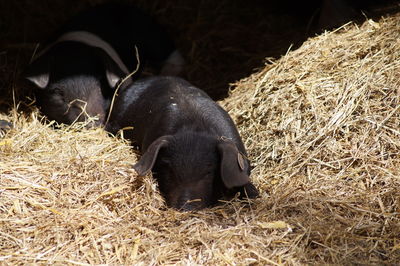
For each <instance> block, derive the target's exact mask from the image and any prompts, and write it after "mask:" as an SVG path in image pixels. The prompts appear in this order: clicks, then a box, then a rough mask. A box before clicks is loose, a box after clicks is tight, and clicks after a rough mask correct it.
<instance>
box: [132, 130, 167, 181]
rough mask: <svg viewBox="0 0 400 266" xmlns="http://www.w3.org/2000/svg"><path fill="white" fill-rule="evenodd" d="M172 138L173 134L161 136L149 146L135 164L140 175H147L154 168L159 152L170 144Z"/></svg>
mask: <svg viewBox="0 0 400 266" xmlns="http://www.w3.org/2000/svg"><path fill="white" fill-rule="evenodd" d="M171 138H172V136H162V137H159V138H158V139H156V140H155V141H154V142H153V143H152V144H151V145H150V146H149V147H148V148H147V150H146V151H145V153H144V154H143V155H142V157H141V158H140V160H139V162H137V163H136V164H135V165H134V166H133V168H134V169H135V170H136V172H137V173H138V175H139V176H145V175H146V174H147V173H148V172H149V171H150V170H151V169H152V168H153V166H154V163H155V162H156V159H157V156H158V152H159V151H160V149H161V148H162V147H166V146H167V145H168V144H169V142H170V139H171Z"/></svg>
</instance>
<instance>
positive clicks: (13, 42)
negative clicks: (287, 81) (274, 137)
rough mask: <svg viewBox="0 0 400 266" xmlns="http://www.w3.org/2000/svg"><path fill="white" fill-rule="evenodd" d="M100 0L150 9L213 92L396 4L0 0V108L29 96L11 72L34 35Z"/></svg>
mask: <svg viewBox="0 0 400 266" xmlns="http://www.w3.org/2000/svg"><path fill="white" fill-rule="evenodd" d="M344 1H346V0H344ZM104 2H126V3H133V4H135V5H137V6H139V7H141V8H142V9H144V10H145V11H147V12H148V13H149V14H151V15H152V16H153V17H154V18H155V19H156V20H157V21H158V22H159V23H160V24H162V25H163V26H164V27H165V28H166V30H167V31H168V32H169V33H170V34H171V36H172V38H173V39H174V40H175V41H176V44H177V46H178V48H179V49H180V50H181V52H182V54H183V55H184V57H185V59H186V61H187V67H186V72H185V77H186V79H188V80H189V81H190V82H192V83H193V84H195V85H196V86H198V87H200V88H202V89H204V90H205V91H206V92H208V93H209V94H210V95H211V96H212V97H213V98H214V99H216V100H218V99H222V98H223V97H225V96H226V95H227V92H228V89H229V86H230V84H231V83H233V82H235V81H238V80H240V79H242V78H244V77H247V76H249V75H250V74H251V73H254V71H256V69H257V68H262V67H263V66H264V64H265V63H268V61H267V60H266V58H275V59H276V58H279V57H280V56H281V55H283V54H285V53H286V52H287V50H288V49H289V47H291V48H290V49H292V50H293V49H296V47H298V46H299V45H301V43H302V42H303V41H304V40H306V39H307V38H308V37H310V36H314V35H315V34H316V33H320V32H321V31H322V30H323V29H324V28H328V29H329V28H331V27H332V26H333V25H335V24H341V23H343V22H345V21H347V20H354V21H357V22H362V21H363V20H365V18H366V17H368V18H379V17H380V16H382V15H385V14H388V13H395V12H398V11H399V10H400V6H399V1H396V0H381V1H379V0H375V1H372V0H367V1H361V0H354V1H351V0H347V1H346V2H345V3H346V9H345V12H339V13H338V12H336V14H333V15H332V14H331V13H329V12H331V11H332V10H328V13H326V10H325V11H322V10H324V8H323V4H322V2H323V0H310V1H292V0H264V1H261V0H248V1H243V0H230V1H227V0H221V1H216V0H199V1H188V0H154V1H151V0H137V1H105V0H103V1H102V0H92V1H89V0H81V1H78V0H72V1H71V0H68V1H67V0H34V1H32V0H18V1H11V0H8V1H5V0H0V93H1V96H0V106H2V108H1V110H3V111H4V110H7V109H9V108H10V107H12V106H13V105H14V104H16V103H18V102H19V101H22V103H23V104H26V105H27V104H29V102H31V98H30V97H31V96H30V93H29V91H26V90H23V89H22V88H23V86H21V85H19V84H20V83H19V82H20V80H21V79H20V78H19V76H20V75H21V72H22V71H23V70H24V68H25V66H26V65H27V64H28V63H29V60H30V57H31V56H32V54H33V52H34V49H35V47H36V45H37V43H39V42H41V41H44V40H46V38H48V36H49V35H50V34H51V33H52V32H53V31H54V30H55V29H57V28H58V27H59V26H60V25H62V23H64V22H65V21H66V20H67V19H69V18H70V17H71V16H72V15H74V14H76V13H77V12H79V11H80V10H83V9H85V8H88V7H90V6H94V5H97V4H100V3H104ZM334 13H335V12H334ZM323 14H329V16H327V15H325V16H323ZM321 16H323V19H321ZM327 18H328V19H327ZM13 98H14V100H13Z"/></svg>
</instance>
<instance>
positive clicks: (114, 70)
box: [97, 48, 129, 88]
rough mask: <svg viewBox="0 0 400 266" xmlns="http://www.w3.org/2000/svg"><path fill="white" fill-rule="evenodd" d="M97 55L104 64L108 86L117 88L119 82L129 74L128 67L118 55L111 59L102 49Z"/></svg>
mask: <svg viewBox="0 0 400 266" xmlns="http://www.w3.org/2000/svg"><path fill="white" fill-rule="evenodd" d="M97 53H98V54H99V56H100V58H101V60H102V62H103V65H104V69H105V75H106V78H107V82H108V85H109V86H110V87H111V88H115V87H116V85H117V84H118V82H120V81H121V80H122V79H123V78H125V77H126V76H127V75H128V74H129V71H128V69H127V67H126V66H125V64H124V63H123V62H122V60H121V59H120V58H119V56H118V55H115V56H114V57H111V55H109V54H107V53H106V52H105V51H103V50H102V49H100V48H98V50H97Z"/></svg>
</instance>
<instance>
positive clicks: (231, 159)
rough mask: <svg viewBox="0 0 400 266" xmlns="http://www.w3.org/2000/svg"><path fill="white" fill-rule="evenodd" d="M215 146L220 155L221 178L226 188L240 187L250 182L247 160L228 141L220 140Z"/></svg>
mask: <svg viewBox="0 0 400 266" xmlns="http://www.w3.org/2000/svg"><path fill="white" fill-rule="evenodd" d="M217 148H218V150H219V152H220V155H221V178H222V182H224V184H225V186H226V187H227V188H229V189H230V188H233V187H241V186H244V185H246V184H247V183H249V182H250V178H249V175H248V172H247V168H248V165H247V164H248V162H247V160H246V159H245V158H244V157H243V155H242V154H241V153H240V152H239V150H238V149H237V147H236V145H235V144H234V143H233V142H230V141H225V140H223V141H221V142H220V143H219V144H218V145H217Z"/></svg>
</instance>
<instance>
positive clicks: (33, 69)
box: [24, 58, 50, 89]
mask: <svg viewBox="0 0 400 266" xmlns="http://www.w3.org/2000/svg"><path fill="white" fill-rule="evenodd" d="M24 76H25V78H26V79H27V80H29V81H30V82H32V83H33V84H35V85H36V87H38V88H40V89H44V88H46V87H47V85H48V84H49V80H50V60H49V59H48V58H38V59H37V60H35V61H33V62H32V64H31V65H29V67H28V69H27V70H26V71H25V73H24Z"/></svg>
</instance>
